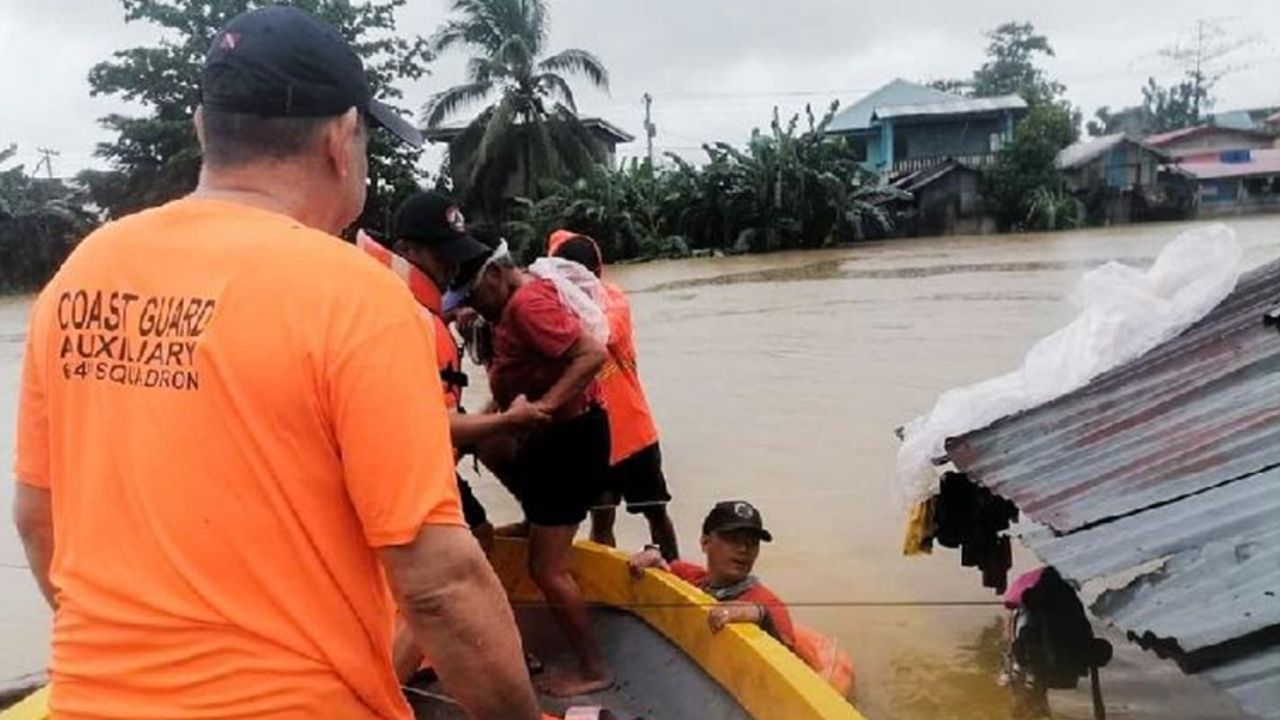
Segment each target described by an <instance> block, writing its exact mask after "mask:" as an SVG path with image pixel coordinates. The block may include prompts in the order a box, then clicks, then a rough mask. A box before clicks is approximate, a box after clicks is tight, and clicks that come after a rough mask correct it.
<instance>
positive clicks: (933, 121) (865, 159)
mask: <svg viewBox="0 0 1280 720" xmlns="http://www.w3.org/2000/svg"><path fill="white" fill-rule="evenodd" d="M1026 113H1027V103H1026V101H1025V100H1023V99H1022V98H1020V97H1018V96H1017V95H1005V96H1001V97H991V98H968V97H961V96H959V95H955V94H952V93H948V92H943V91H942V90H938V89H936V88H932V87H928V86H926V85H919V84H916V83H912V82H907V81H906V80H894V81H893V82H891V83H889V84H888V85H885V86H884V87H881V88H880V89H878V90H876V91H875V92H873V93H871V94H869V95H867V96H866V97H864V98H862V99H861V100H859V101H857V102H856V103H854V104H853V105H850V106H849V107H847V108H845V109H844V110H843V111H841V112H839V113H838V114H837V115H836V116H835V117H834V118H832V120H831V122H830V123H829V124H828V125H827V129H826V132H827V135H829V136H832V137H838V138H842V139H844V141H845V142H847V143H849V145H850V146H851V147H852V148H853V149H854V152H855V154H856V156H857V157H858V158H859V159H860V160H861V161H862V164H863V166H864V167H865V168H866V169H867V170H870V171H871V172H875V173H878V174H879V175H880V176H881V177H883V178H884V179H885V180H887V181H888V182H890V183H891V184H893V185H894V186H895V187H898V188H900V189H903V190H906V191H908V192H910V193H911V194H912V197H913V200H911V201H910V202H909V203H907V207H904V208H901V209H902V211H903V214H904V222H903V226H902V227H901V228H900V229H901V231H903V232H904V233H905V234H910V235H938V234H954V233H975V232H986V231H988V230H991V229H993V228H994V222H992V221H991V220H990V219H989V218H987V217H985V214H984V213H983V211H982V203H981V198H980V195H979V193H980V186H981V169H982V168H984V167H986V166H988V165H990V164H991V162H992V161H993V160H994V159H995V157H996V153H997V152H999V151H1000V149H1001V148H1002V147H1004V145H1005V144H1006V143H1007V142H1009V140H1011V139H1012V137H1013V128H1014V126H1015V125H1016V124H1017V122H1018V121H1019V120H1021V119H1022V118H1023V117H1025V116H1026Z"/></svg>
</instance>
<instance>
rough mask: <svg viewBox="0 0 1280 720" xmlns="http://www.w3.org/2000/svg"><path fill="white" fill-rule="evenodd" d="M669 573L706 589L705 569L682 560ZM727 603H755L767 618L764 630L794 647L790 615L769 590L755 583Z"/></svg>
mask: <svg viewBox="0 0 1280 720" xmlns="http://www.w3.org/2000/svg"><path fill="white" fill-rule="evenodd" d="M671 573H672V574H673V575H675V576H676V577H678V578H680V579H681V580H683V581H685V582H687V583H689V584H690V585H697V586H698V587H699V588H702V589H704V590H705V589H706V588H705V587H704V586H703V583H704V582H705V581H706V579H707V571H706V568H703V567H700V566H698V565H694V564H693V563H687V562H685V561H683V560H676V561H675V562H672V563H671ZM729 602H743V603H755V604H757V605H759V606H761V607H763V608H764V611H765V613H766V614H767V615H768V617H769V623H768V624H767V625H765V626H764V629H765V630H767V631H769V634H770V635H773V636H774V637H775V638H777V639H778V642H781V643H782V644H783V645H786V646H787V647H788V648H794V647H795V646H796V631H795V628H794V627H793V626H792V624H791V613H789V612H787V606H786V605H785V604H783V602H782V600H780V599H779V598H778V596H777V595H774V594H773V592H772V591H771V590H769V588H767V587H765V586H764V585H761V584H760V583H756V584H754V585H752V586H751V587H749V588H747V590H746V592H744V593H742V594H741V595H738V596H737V597H734V598H730V599H729ZM769 625H772V627H769Z"/></svg>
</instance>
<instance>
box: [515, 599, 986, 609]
mask: <svg viewBox="0 0 1280 720" xmlns="http://www.w3.org/2000/svg"><path fill="white" fill-rule="evenodd" d="M719 604H720V603H718V602H709V603H695V602H666V603H662V602H653V603H618V604H616V605H615V604H613V603H593V602H588V603H587V605H588V606H590V607H599V608H617V609H621V610H649V609H664V608H710V607H716V606H717V605H719ZM779 604H780V605H782V606H783V607H788V608H798V607H799V608H913V607H936V608H948V607H957V608H964V607H1002V606H1003V605H1004V603H1003V601H1000V600H815V601H809V602H784V603H779ZM511 605H512V607H560V604H553V603H548V602H545V601H536V600H513V601H511Z"/></svg>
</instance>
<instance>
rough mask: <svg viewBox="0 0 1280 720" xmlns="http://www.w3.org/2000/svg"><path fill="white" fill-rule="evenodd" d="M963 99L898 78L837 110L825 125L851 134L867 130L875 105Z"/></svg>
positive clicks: (883, 105)
mask: <svg viewBox="0 0 1280 720" xmlns="http://www.w3.org/2000/svg"><path fill="white" fill-rule="evenodd" d="M965 99H966V98H962V97H960V96H959V95H953V94H952V93H949V92H943V91H942V90H938V89H937V88H931V87H929V86H927V85H920V84H917V83H913V82H908V81H906V80H903V79H901V78H899V79H897V80H894V81H893V82H891V83H889V84H887V85H885V86H883V87H881V88H879V89H878V90H875V91H874V92H872V93H870V94H868V95H867V96H866V97H864V98H862V99H861V100H859V101H857V102H856V103H854V104H852V105H850V106H849V107H847V108H845V109H844V110H841V111H840V112H839V113H837V114H836V116H835V117H834V118H832V119H831V123H830V124H829V125H827V132H828V133H852V132H858V131H859V130H868V129H870V128H871V115H872V113H874V112H875V111H876V109H877V108H888V107H893V106H897V105H926V104H929V103H945V102H956V101H962V100H965Z"/></svg>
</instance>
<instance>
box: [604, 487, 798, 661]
mask: <svg viewBox="0 0 1280 720" xmlns="http://www.w3.org/2000/svg"><path fill="white" fill-rule="evenodd" d="M762 540H763V541H764V542H772V541H773V535H772V534H770V533H769V531H768V530H765V529H764V519H763V518H762V517H761V516H760V511H759V510H757V509H756V508H755V506H754V505H752V504H751V503H749V502H745V501H742V500H729V501H725V502H720V503H716V505H715V507H713V508H711V512H710V513H708V514H707V517H706V519H705V520H703V522H702V551H703V552H704V553H706V556H707V566H706V567H701V566H698V565H694V564H693V563H688V562H683V561H680V560H677V561H675V562H672V563H668V562H667V561H666V560H664V559H663V557H662V553H661V552H660V551H659V550H658V548H657V547H656V546H653V545H650V546H648V547H646V548H645V549H644V550H643V551H641V552H638V553H636V554H634V555H632V556H631V558H630V561H629V563H630V567H631V570H632V573H633V574H635V575H637V576H639V575H640V574H642V573H643V572H644V570H645V568H658V569H661V570H666V571H668V572H670V573H672V574H674V575H675V576H676V577H679V578H680V579H681V580H684V581H685V582H687V583H689V584H691V585H695V586H697V587H698V589H699V590H702V591H703V592H705V593H706V594H708V595H710V596H711V597H713V598H715V599H716V600H718V601H719V602H720V604H719V605H717V606H716V607H715V608H712V610H711V612H710V614H709V615H708V617H707V621H708V623H709V624H710V626H711V631H712V632H720V631H721V630H723V629H724V627H725V625H728V624H729V623H754V624H756V625H759V626H760V627H761V628H762V629H763V630H764V631H765V632H767V633H769V634H770V635H772V636H773V637H775V638H777V640H778V641H779V642H781V643H782V644H783V645H786V646H787V648H788V649H794V648H795V646H796V631H795V627H794V626H793V624H792V622H791V613H789V612H787V606H786V605H785V604H784V603H783V602H782V600H780V599H778V596H777V595H774V594H773V592H772V591H770V590H769V589H768V588H767V587H765V586H764V585H763V584H761V583H760V581H759V580H758V579H756V577H755V576H754V575H752V574H751V570H752V569H753V568H755V564H756V559H757V558H759V556H760V542H761V541H762Z"/></svg>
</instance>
